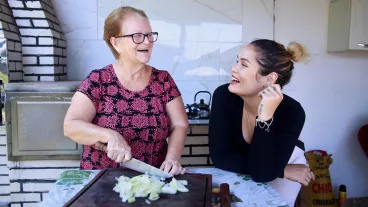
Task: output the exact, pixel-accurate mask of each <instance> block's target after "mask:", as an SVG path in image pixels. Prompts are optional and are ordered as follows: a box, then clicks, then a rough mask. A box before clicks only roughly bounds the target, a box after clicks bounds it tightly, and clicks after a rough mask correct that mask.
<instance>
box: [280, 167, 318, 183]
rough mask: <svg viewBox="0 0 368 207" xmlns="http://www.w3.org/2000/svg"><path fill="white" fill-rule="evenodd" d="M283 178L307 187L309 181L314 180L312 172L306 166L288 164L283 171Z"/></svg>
mask: <svg viewBox="0 0 368 207" xmlns="http://www.w3.org/2000/svg"><path fill="white" fill-rule="evenodd" d="M284 178H286V179H289V180H291V181H295V182H298V183H300V184H302V185H304V186H307V185H308V184H309V182H310V181H311V180H315V177H314V174H313V172H311V170H310V169H309V167H308V166H306V165H302V164H288V165H286V167H285V169H284Z"/></svg>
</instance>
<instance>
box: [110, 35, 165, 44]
mask: <svg viewBox="0 0 368 207" xmlns="http://www.w3.org/2000/svg"><path fill="white" fill-rule="evenodd" d="M119 37H132V40H133V42H134V43H135V44H141V43H142V42H144V39H145V38H146V37H147V39H148V41H150V42H156V41H157V37H158V32H150V33H147V34H143V33H134V34H129V35H119V36H116V37H115V38H119Z"/></svg>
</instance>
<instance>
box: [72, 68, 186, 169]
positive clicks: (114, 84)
mask: <svg viewBox="0 0 368 207" xmlns="http://www.w3.org/2000/svg"><path fill="white" fill-rule="evenodd" d="M77 91H79V92H82V93H83V94H85V95H86V96H88V98H89V99H90V100H91V101H92V103H93V104H94V106H95V108H96V117H95V118H94V120H93V122H92V123H93V124H96V125H98V126H100V127H104V128H109V129H113V130H115V131H117V132H119V133H120V134H121V135H122V136H123V137H124V138H125V139H126V140H127V142H128V143H129V146H130V147H131V150H132V156H133V157H134V158H136V159H139V160H141V161H143V162H146V163H148V164H150V165H153V166H156V167H160V165H161V164H162V162H163V161H164V160H165V157H166V153H167V147H168V145H167V142H166V138H168V136H169V130H170V120H169V117H168V114H167V112H166V109H165V106H166V104H167V103H168V102H170V101H171V100H173V99H175V98H176V97H178V96H180V95H181V94H180V92H179V90H178V88H177V86H176V84H175V82H174V80H173V79H172V77H171V76H170V74H169V73H168V72H167V71H163V70H157V69H155V68H152V73H151V77H150V80H149V83H148V85H147V86H146V88H144V89H143V90H141V91H137V92H133V91H129V90H128V89H126V88H124V86H123V85H122V84H121V83H120V81H119V80H118V78H117V77H116V74H115V71H114V68H113V66H112V65H107V66H106V67H104V68H102V69H99V70H93V71H92V72H91V73H90V74H89V75H88V76H87V78H86V79H84V80H83V82H82V83H81V85H80V86H79V88H78V90H77ZM119 167H120V165H119V164H118V163H115V162H114V161H112V160H111V159H110V158H108V157H107V154H106V153H104V152H102V151H99V150H96V149H95V147H94V145H85V146H84V150H83V154H82V156H81V163H80V168H81V169H83V170H91V169H103V168H119Z"/></svg>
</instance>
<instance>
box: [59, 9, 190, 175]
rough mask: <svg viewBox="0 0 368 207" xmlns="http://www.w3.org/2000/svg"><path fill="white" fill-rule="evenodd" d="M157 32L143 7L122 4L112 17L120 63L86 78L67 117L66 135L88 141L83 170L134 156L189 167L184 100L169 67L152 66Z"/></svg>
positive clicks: (174, 168)
mask: <svg viewBox="0 0 368 207" xmlns="http://www.w3.org/2000/svg"><path fill="white" fill-rule="evenodd" d="M157 36H158V33H157V32H152V30H151V26H150V23H149V20H148V18H147V16H146V14H145V13H144V11H142V10H139V9H135V8H132V7H120V8H118V9H116V10H114V11H113V12H111V13H110V15H109V16H108V17H107V18H106V20H105V27H104V40H105V41H106V43H107V45H108V46H109V47H110V49H111V51H112V53H113V55H114V56H115V58H116V59H117V62H116V63H114V64H110V65H107V66H105V67H104V68H102V69H98V70H93V71H92V72H91V73H90V74H89V75H88V77H86V78H85V79H84V81H83V82H82V83H81V85H80V87H79V88H78V90H77V92H76V93H75V95H74V96H73V99H72V103H71V105H70V108H69V110H68V112H67V114H66V117H65V121H64V133H65V136H67V137H69V138H71V139H72V140H74V141H75V142H77V143H79V144H83V145H84V150H83V154H82V157H81V163H80V167H81V169H86V170H89V169H102V168H118V167H120V165H119V163H120V162H126V161H128V160H130V159H131V157H134V158H136V159H139V160H141V161H143V162H146V163H148V164H150V165H153V166H155V167H160V168H161V169H162V170H164V171H166V172H169V173H171V174H179V173H184V172H185V169H184V168H183V167H182V166H181V165H180V163H179V161H180V157H181V154H182V151H183V148H184V141H185V137H186V132H187V128H188V121H187V116H186V113H185V109H184V104H183V100H182V98H181V96H180V92H179V90H178V88H177V87H176V85H175V82H174V80H173V79H172V77H171V76H170V75H169V73H168V72H166V71H163V70H158V69H156V68H154V67H151V66H149V65H147V62H148V61H149V60H150V57H151V53H152V47H153V43H154V42H155V41H156V40H157ZM167 138H168V142H167ZM104 143H105V144H106V151H107V153H105V152H104V151H105V150H102V149H103V148H104V147H103V144H104Z"/></svg>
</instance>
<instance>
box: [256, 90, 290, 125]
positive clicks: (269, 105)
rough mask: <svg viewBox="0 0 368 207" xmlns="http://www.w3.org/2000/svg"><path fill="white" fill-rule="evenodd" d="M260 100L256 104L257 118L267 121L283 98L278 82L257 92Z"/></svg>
mask: <svg viewBox="0 0 368 207" xmlns="http://www.w3.org/2000/svg"><path fill="white" fill-rule="evenodd" d="M258 95H259V96H260V97H261V98H262V101H261V103H260V104H259V106H258V118H259V119H260V120H262V121H268V120H270V119H271V118H272V117H273V114H274V113H275V111H276V109H277V107H278V106H279V105H280V103H281V101H282V99H283V98H284V96H283V94H282V90H281V87H280V85H279V84H272V85H271V86H268V87H266V88H265V89H264V90H262V91H261V92H259V94H258Z"/></svg>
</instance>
